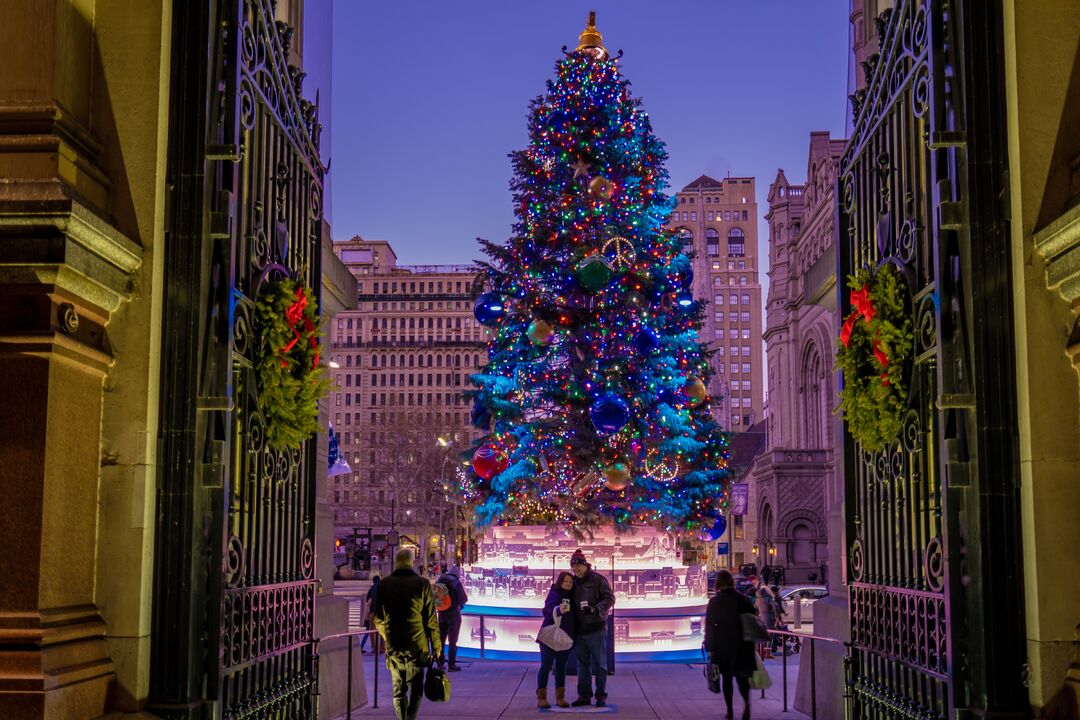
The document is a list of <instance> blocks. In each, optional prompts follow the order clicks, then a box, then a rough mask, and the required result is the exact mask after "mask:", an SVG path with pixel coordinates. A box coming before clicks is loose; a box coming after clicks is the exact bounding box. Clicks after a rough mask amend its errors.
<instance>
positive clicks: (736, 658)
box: [705, 570, 757, 720]
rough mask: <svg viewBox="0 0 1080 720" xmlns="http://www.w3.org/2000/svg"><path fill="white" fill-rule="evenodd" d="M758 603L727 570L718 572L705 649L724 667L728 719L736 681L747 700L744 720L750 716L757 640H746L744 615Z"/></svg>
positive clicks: (707, 611) (722, 683) (708, 613)
mask: <svg viewBox="0 0 1080 720" xmlns="http://www.w3.org/2000/svg"><path fill="white" fill-rule="evenodd" d="M756 612H757V610H756V608H755V607H754V603H752V602H750V599H749V598H748V597H746V596H745V595H743V594H742V593H740V592H737V591H736V590H735V580H734V578H732V577H731V573H729V572H728V571H727V570H721V571H720V572H719V573H717V575H716V594H715V595H713V596H712V598H710V600H709V604H708V606H707V607H706V609H705V650H706V652H708V653H709V662H712V663H714V664H715V665H716V666H717V668H719V670H720V687H721V689H722V690H723V692H724V703H725V705H726V706H727V715H726V716H725V717H726V718H728V720H731V718H734V717H735V711H734V710H733V709H732V699H733V698H732V690H733V689H734V688H733V687H732V680H734V681H735V683H737V684H738V686H739V695H740V696H742V700H743V714H742V717H743V720H749V718H750V676H751V675H753V674H754V670H755V669H756V668H757V661H756V660H755V659H754V643H752V642H748V641H746V640H743V623H742V615H743V614H744V613H751V614H754V613H756Z"/></svg>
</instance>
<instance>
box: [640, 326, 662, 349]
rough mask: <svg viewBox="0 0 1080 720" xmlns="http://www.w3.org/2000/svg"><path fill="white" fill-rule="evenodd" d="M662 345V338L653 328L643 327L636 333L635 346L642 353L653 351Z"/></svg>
mask: <svg viewBox="0 0 1080 720" xmlns="http://www.w3.org/2000/svg"><path fill="white" fill-rule="evenodd" d="M659 345H660V338H659V337H658V336H657V335H656V331H655V330H653V329H652V328H647V327H646V328H641V329H640V330H638V331H637V334H636V335H634V347H635V348H637V350H638V352H640V353H649V352H652V351H653V350H655V349H656V348H657V346H659Z"/></svg>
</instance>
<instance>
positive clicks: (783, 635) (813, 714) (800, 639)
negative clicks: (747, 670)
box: [758, 630, 848, 720]
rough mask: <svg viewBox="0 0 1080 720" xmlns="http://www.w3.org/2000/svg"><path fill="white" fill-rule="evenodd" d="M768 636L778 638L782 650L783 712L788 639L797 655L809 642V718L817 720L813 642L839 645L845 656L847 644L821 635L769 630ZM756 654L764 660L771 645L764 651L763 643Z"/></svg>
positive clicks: (786, 687)
mask: <svg viewBox="0 0 1080 720" xmlns="http://www.w3.org/2000/svg"><path fill="white" fill-rule="evenodd" d="M769 635H773V636H775V637H779V638H780V639H781V641H780V647H781V648H782V649H783V661H782V665H781V667H782V668H783V670H782V680H781V683H780V684H781V686H782V687H783V689H784V712H787V711H788V685H787V675H788V668H787V659H788V655H789V654H790V653H789V652H788V649H789V641H788V638H794V640H795V643H794V644H793V645H794V647H795V648H797V649H796V652H799V653H801V648H802V646H803V645H804V643H805V642H806V641H808V640H809V641H810V718H811V720H817V658H816V656H815V653H814V643H815V642H828V643H834V644H836V645H840V646H841V647H843V648H844V653H845V654H846V653H847V651H848V644H847V643H846V642H844V641H843V640H838V639H836V638H831V637H824V636H821V635H812V634H810V633H801V632H792V631H790V630H769ZM758 652H759V653H760V655H761V657H762V658H763V659H764V657H765V655H766V654H768V652H771V643H770V648H768V649H766V647H765V643H761V644H760V645H759V646H758ZM761 697H762V698H764V697H765V690H764V689H762V691H761Z"/></svg>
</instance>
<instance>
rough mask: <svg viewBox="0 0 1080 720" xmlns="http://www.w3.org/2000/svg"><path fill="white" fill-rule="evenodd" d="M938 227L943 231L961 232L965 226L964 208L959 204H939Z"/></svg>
mask: <svg viewBox="0 0 1080 720" xmlns="http://www.w3.org/2000/svg"><path fill="white" fill-rule="evenodd" d="M938 226H939V227H940V228H941V229H942V230H959V229H960V228H962V227H963V226H964V206H963V203H958V202H951V201H950V202H944V201H943V202H941V203H939V204H938Z"/></svg>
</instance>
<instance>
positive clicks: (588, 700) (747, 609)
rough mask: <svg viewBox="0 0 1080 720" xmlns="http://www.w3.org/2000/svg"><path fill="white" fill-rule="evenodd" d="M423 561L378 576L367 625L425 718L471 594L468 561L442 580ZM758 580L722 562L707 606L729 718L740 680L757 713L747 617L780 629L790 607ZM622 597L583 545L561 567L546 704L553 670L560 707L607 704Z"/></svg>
mask: <svg viewBox="0 0 1080 720" xmlns="http://www.w3.org/2000/svg"><path fill="white" fill-rule="evenodd" d="M413 563H414V557H413V553H412V550H410V549H403V550H400V551H398V553H397V555H396V556H395V558H394V571H393V572H392V573H391V574H390V575H388V576H387V577H385V578H382V579H380V578H379V577H378V576H376V577H375V578H373V581H372V586H371V589H370V590H369V591H368V597H367V599H368V603H367V604H368V608H369V612H368V615H367V619H366V625H367V627H374V628H375V629H376V630H377V631H378V632H379V635H380V636H381V637H382V638H383V640H384V642H385V646H386V667H387V668H388V669H389V670H390V677H391V681H392V683H393V699H394V709H395V712H396V713H397V717H398V720H414V719H415V718H416V715H417V711H418V710H419V707H420V701H421V697H422V692H423V682H424V672H425V670H426V669H427V668H430V667H432V666H439V667H443V666H445V664H446V662H445V661H446V659H447V658H448V659H449V666H448V668H447V669H448V670H449V671H452V672H453V671H457V670H460V668H459V667H458V665H457V641H458V633H459V631H460V629H461V609H462V607H463V606H464V605H465V604H466V603H468V595H467V594H466V592H465V588H464V586H463V584H462V583H461V570H460V568H458V567H456V566H455V567H451V568H449V569H448V570H447V571H446V572H444V573H442V574H441V575H440V576H439V577H438V578H437V579H436V581H435V582H434V583H432V582H431V581H430V580H429V579H427V578H425V577H423V576H422V575H420V574H419V573H417V572H416V571H415V570H414V569H413ZM751 586H752V588H753V590H752V595H750V596H748V595H747V594H744V593H741V592H739V591H738V590H736V588H735V580H734V578H733V576H732V575H731V573H729V572H727V571H726V570H725V571H721V572H720V573H718V574H717V577H716V593H715V595H713V597H712V598H711V599H710V600H709V603H708V607H707V610H706V614H705V643H704V648H705V651H706V652H707V653H708V656H709V662H710V663H712V664H714V665H715V666H716V668H717V671H718V672H719V675H720V678H719V679H720V687H721V689H722V692H723V695H724V701H725V705H726V708H727V715H726V717H727V718H733V717H734V713H733V707H732V702H733V693H734V689H735V687H738V690H739V694H740V696H741V697H742V701H743V714H742V718H743V720H747V719H748V718H749V717H750V678H751V676H752V675H753V674H754V672H755V670H756V669H758V665H757V660H756V659H755V653H756V646H755V643H754V642H753V641H749V640H746V639H744V636H745V630H744V622H745V621H744V616H745V615H753V616H755V617H756V618H758V619H760V621H761V623H762V624H763V625H764V627H765V628H775V627H777V626H778V624H779V622H780V617H781V615H782V609H781V607H780V604H779V602H778V600H777V596H776V593H775V592H774V591H773V590H772V589H770V588H769V587H768V585H766V584H765V583H763V582H761V581H760V579H759V578H756V577H754V578H751ZM614 605H615V594H614V593H613V592H612V589H611V584H610V583H609V582H608V580H607V578H606V577H604V576H603V575H601V574H600V573H597V572H594V571H593V569H592V565H591V564H590V563H589V562H588V559H587V558H586V557H585V554H584V553H583V552H582V551H581V550H577V551H575V552H574V553H573V555H572V556H571V558H570V570H569V571H564V572H561V573H559V575H558V577H557V578H556V579H555V582H554V583H553V584H552V586H551V589H550V590H549V591H548V593H547V597H546V598H545V600H544V608H543V620H542V621H541V624H540V629H539V631H538V632H537V636H536V637H537V643H538V644H539V646H540V670H539V672H538V673H537V681H536V704H537V707H538V708H541V709H548V708H550V707H551V702H550V700H549V697H548V681H549V679H550V677H551V675H552V674H553V673H554V676H555V695H554V701H555V704H556V705H558V706H559V707H563V708H565V707H583V706H587V705H593V704H595V706H596V707H600V708H602V707H604V706H605V705H606V704H607V698H608V695H607V677H608V663H607V657H608V654H607V650H608V649H607V640H608V633H607V622H608V616H609V614H610V612H611V609H612V608H613V607H614ZM365 640H366V638H365ZM444 643H445V644H446V645H447V647H448V649H447V650H445V651H444V647H443V646H444ZM363 644H364V643H363V642H362V643H361V648H363ZM766 645H767V643H766ZM768 650H769V649H768V648H766V652H768ZM571 653H572V654H573V655H574V657H575V659H576V661H577V697H576V699H574V700H573V701H572V702H568V700H567V697H566V674H567V673H566V671H567V663H568V661H569V658H570V656H571ZM766 657H768V655H766Z"/></svg>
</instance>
